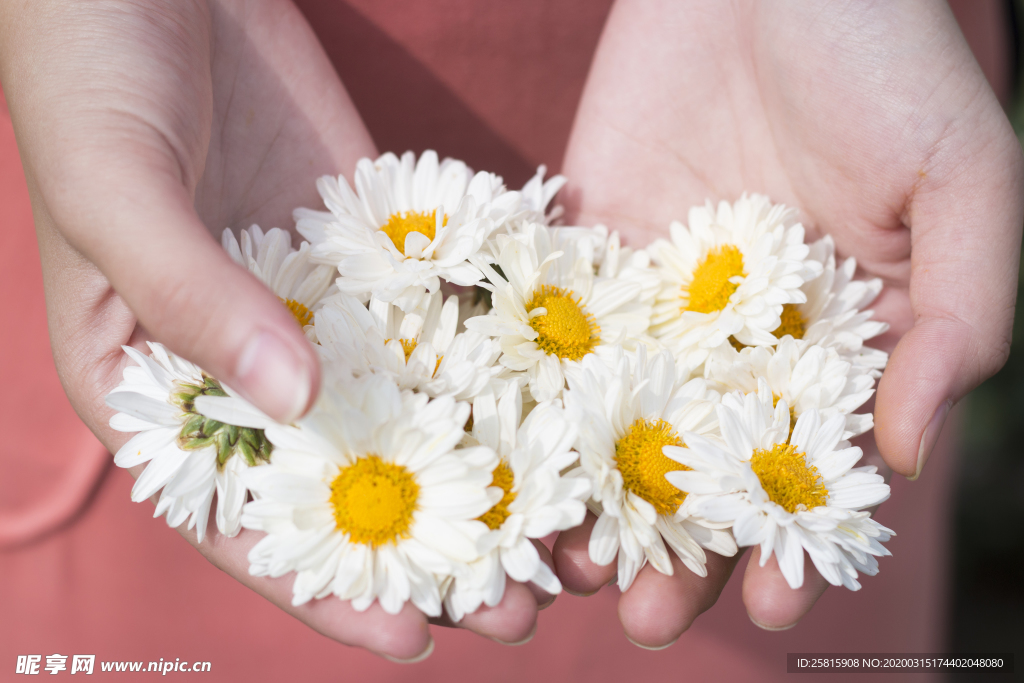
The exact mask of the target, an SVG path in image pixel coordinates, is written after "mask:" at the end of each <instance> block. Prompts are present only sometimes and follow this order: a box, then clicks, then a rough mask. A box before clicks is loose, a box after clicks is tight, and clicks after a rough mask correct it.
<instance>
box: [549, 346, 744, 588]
mask: <svg viewBox="0 0 1024 683" xmlns="http://www.w3.org/2000/svg"><path fill="white" fill-rule="evenodd" d="M717 399H718V395H717V394H716V393H715V392H713V391H710V390H708V389H707V386H706V382H705V381H704V380H703V379H701V378H695V379H690V378H689V376H688V375H687V374H680V373H677V368H676V364H675V361H674V359H673V357H672V354H671V353H669V352H668V351H663V352H661V353H659V354H657V355H655V356H653V357H652V358H650V359H648V357H647V352H646V349H644V348H643V347H640V348H639V349H637V352H636V355H635V357H633V358H630V357H628V356H626V355H624V354H622V353H620V354H619V358H618V360H617V362H616V363H614V365H611V364H609V363H607V362H604V361H601V360H600V359H598V358H597V357H596V356H589V357H587V358H585V359H583V362H582V364H581V366H580V367H579V368H575V369H573V371H572V372H570V373H569V389H568V390H567V391H566V392H565V406H566V410H567V411H570V412H571V414H572V415H573V420H574V421H578V423H579V438H578V439H577V442H576V447H577V450H578V451H579V453H580V466H581V470H582V472H583V474H585V476H586V477H587V478H588V479H590V480H591V482H592V484H593V489H594V493H593V497H592V499H591V501H590V503H591V506H592V509H593V510H594V512H595V514H597V515H598V519H597V523H596V524H595V525H594V529H593V532H592V533H591V536H590V547H589V552H590V559H591V560H593V561H594V562H595V563H597V564H601V565H606V564H609V563H610V562H612V561H613V560H614V559H615V556H616V553H618V581H619V588H620V589H621V590H626V589H628V588H629V587H630V586H631V585H632V583H633V579H635V578H636V575H637V573H638V572H639V571H640V569H642V568H643V566H644V565H645V564H646V563H647V562H650V563H651V564H652V565H654V567H655V568H656V569H657V570H658V571H660V572H661V573H663V574H669V575H671V574H672V572H673V568H672V562H671V560H670V558H669V554H668V551H667V549H666V547H665V546H666V543H667V544H668V547H670V548H671V549H672V550H673V552H675V554H676V555H677V556H678V557H679V559H680V560H682V562H683V564H684V565H686V566H687V567H688V568H689V569H690V570H691V571H692V572H694V573H695V574H697V575H699V576H706V575H707V570H706V568H705V566H704V565H705V560H706V556H705V554H704V548H708V549H710V550H713V551H715V552H717V553H719V554H721V555H727V556H728V555H733V554H735V552H736V544H735V543H734V542H733V539H732V536H731V535H730V533H729V531H728V530H726V529H725V527H726V526H728V525H725V524H716V523H709V522H707V521H706V520H704V519H701V518H699V517H696V516H693V515H692V514H691V511H690V509H689V506H687V505H684V502H685V500H686V498H687V494H686V493H685V492H684V491H683V490H680V489H679V488H677V487H676V486H673V485H672V484H670V483H669V481H668V480H666V478H665V475H666V473H670V472H673V471H675V470H681V469H685V468H684V467H683V466H682V465H680V464H679V463H677V462H675V461H674V460H672V459H670V458H667V457H665V455H664V454H663V453H662V451H663V449H664V448H665V447H666V446H679V445H682V444H683V438H684V437H683V436H682V435H683V434H684V433H688V434H693V433H701V434H712V433H714V432H715V430H716V429H717V425H716V422H715V418H714V413H715V405H716V403H717ZM685 438H687V439H688V438H689V437H685Z"/></svg>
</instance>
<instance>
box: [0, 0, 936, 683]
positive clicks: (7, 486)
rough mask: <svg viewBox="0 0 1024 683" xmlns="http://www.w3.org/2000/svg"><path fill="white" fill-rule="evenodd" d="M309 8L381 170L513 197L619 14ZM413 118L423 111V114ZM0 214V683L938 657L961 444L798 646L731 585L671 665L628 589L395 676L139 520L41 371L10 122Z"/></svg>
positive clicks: (1, 128) (43, 349) (573, 603)
mask: <svg viewBox="0 0 1024 683" xmlns="http://www.w3.org/2000/svg"><path fill="white" fill-rule="evenodd" d="M299 4H300V6H301V7H302V9H303V10H304V11H305V12H306V15H307V17H309V19H310V22H311V24H312V25H313V27H314V29H315V30H316V31H317V33H318V35H319V36H320V38H321V40H322V41H323V42H324V45H325V47H326V49H327V51H328V54H329V55H330V56H331V58H332V60H333V61H334V62H335V64H336V66H337V68H338V70H339V73H340V74H341V77H342V79H343V81H344V82H345V84H346V86H347V87H348V88H349V91H350V93H351V94H352V96H353V99H354V101H355V103H356V105H357V107H358V108H359V109H360V112H361V113H362V115H363V117H364V119H365V120H366V122H367V124H368V126H369V128H370V130H371V132H372V133H373V135H374V138H375V140H376V142H377V144H378V146H379V148H380V149H382V150H383V149H391V150H394V151H397V152H401V151H404V150H405V149H409V148H411V149H414V150H417V151H419V150H422V149H424V148H427V147H433V148H436V149H438V150H439V152H441V154H442V155H450V156H456V157H461V158H464V159H465V160H466V161H467V162H469V163H470V164H471V165H472V166H474V167H476V168H480V167H486V168H488V169H490V170H494V171H495V172H498V173H501V174H503V175H504V176H505V178H506V179H507V180H508V181H509V184H510V185H511V186H518V185H520V184H521V183H522V182H523V181H524V180H525V179H526V178H527V177H528V176H529V175H531V174H532V173H533V170H534V169H535V167H536V166H537V165H538V164H539V163H547V164H548V165H549V168H554V167H557V165H558V163H559V160H560V158H561V156H562V153H563V151H564V148H565V144H566V141H567V138H568V132H569V129H570V126H571V123H572V117H573V112H574V110H575V107H576V103H577V101H578V99H579V96H580V93H581V91H582V85H583V81H584V79H585V76H586V71H587V67H588V64H589V61H590V58H591V55H592V53H593V50H594V48H595V46H596V44H597V40H598V37H599V33H600V29H601V26H602V24H603V21H604V17H605V15H606V13H607V9H608V6H609V4H610V3H609V2H608V1H607V0H601V1H600V2H598V1H595V0H565V1H562V2H559V3H549V2H545V1H544V0H520V1H518V2H516V3H481V4H480V5H479V6H475V5H474V6H472V7H471V4H472V3H470V2H469V1H468V0H437V1H435V2H431V3H418V2H411V1H410V0H377V1H376V2H371V0H358V1H355V0H353V1H352V2H350V3H348V4H343V3H338V2H314V1H312V0H309V1H305V2H300V3H299ZM438 16H441V17H443V22H441V21H437V20H436V19H435V18H436V17H438ZM384 74H387V79H388V80H387V83H388V87H386V88H385V87H381V83H382V79H383V78H384V76H383V75H384ZM410 101H415V102H425V103H429V105H428V106H425V107H423V108H417V109H416V110H415V112H410V109H409V108H408V107H407V106H403V104H407V103H408V102H410ZM324 170H325V171H328V170H330V169H324ZM755 189H756V188H755ZM0 207H2V211H3V216H4V225H3V228H2V230H0V240H3V242H2V244H3V248H2V249H0V282H2V284H3V288H2V291H4V292H5V293H6V295H7V296H5V297H4V299H3V301H2V303H0V321H2V323H0V324H2V329H4V330H5V334H4V335H3V336H2V337H0V349H2V351H0V354H2V355H0V359H2V360H0V386H2V387H3V389H4V390H3V392H2V395H0V406H2V410H0V421H2V426H0V428H2V433H3V435H4V436H3V438H4V447H3V454H2V456H0V680H8V679H13V678H14V674H13V671H14V666H15V659H16V656H17V655H19V654H41V655H43V656H44V659H43V662H44V663H45V656H46V655H49V654H53V653H60V654H65V655H73V654H95V655H96V656H97V661H109V660H132V661H146V662H149V661H154V660H158V659H160V658H163V659H165V660H174V659H175V658H181V659H182V660H186V661H210V662H211V663H212V674H213V675H212V677H210V679H209V680H217V681H235V680H238V681H242V680H274V681H276V680H301V681H321V680H323V681H327V680H375V681H417V682H418V683H423V682H425V681H432V680H446V679H448V678H450V677H452V676H455V677H456V679H457V680H474V681H508V680H584V679H585V680H591V681H605V680H607V681H613V680H632V679H634V678H636V677H637V675H638V674H641V675H642V677H643V679H644V680H722V681H733V680H736V681H746V680H758V681H774V680H780V681H781V680H784V679H785V678H786V673H785V672H786V653H787V652H919V653H923V652H937V651H941V650H942V649H943V638H944V635H945V634H944V628H945V626H944V624H945V621H944V620H945V615H946V604H945V595H946V578H947V577H946V574H947V564H948V562H947V524H946V516H947V514H948V512H949V511H950V506H949V503H950V496H949V495H947V490H948V486H949V476H948V475H949V471H950V466H951V460H952V453H951V452H950V451H951V443H950V442H951V440H950V439H946V440H945V441H944V442H942V443H940V444H939V447H938V449H937V452H936V453H935V454H934V455H933V457H932V459H931V460H930V463H929V469H928V470H926V473H925V475H924V477H923V478H922V480H921V481H920V482H918V483H915V484H911V483H909V482H906V481H904V480H903V479H902V478H899V477H897V478H896V479H895V480H894V481H893V496H892V500H891V501H889V502H887V503H886V504H885V505H884V506H883V507H882V509H881V510H880V512H879V515H878V517H879V520H880V521H881V522H882V523H884V524H887V525H889V526H891V527H893V528H895V529H896V530H897V531H898V532H899V534H900V535H899V536H898V537H896V538H895V539H893V541H892V542H891V543H890V544H889V548H890V549H891V550H892V553H893V555H894V557H893V558H887V559H883V560H882V561H881V566H882V571H881V574H880V576H878V577H875V578H871V577H868V578H866V579H865V580H864V582H863V583H864V588H863V590H861V591H860V592H859V593H850V592H848V591H846V590H843V589H830V590H829V591H828V592H827V593H826V594H825V596H824V597H823V598H822V599H821V601H820V602H819V604H818V605H817V607H815V609H814V610H813V611H812V612H811V614H810V615H809V616H807V617H806V618H805V619H804V620H803V621H802V622H801V623H800V624H799V625H797V626H796V627H795V628H793V629H792V630H790V631H786V632H779V633H771V632H767V631H763V630H761V629H759V628H757V627H756V626H754V625H753V624H752V623H751V622H750V621H749V620H748V618H747V616H746V612H745V610H744V608H743V605H742V601H741V598H740V583H741V581H740V580H741V578H742V574H743V572H742V569H737V571H736V575H735V576H734V578H733V580H732V581H731V582H730V585H729V586H728V587H727V588H726V590H725V592H724V594H723V596H722V598H721V600H720V601H719V603H718V604H717V605H716V606H715V607H714V608H713V609H712V610H711V611H710V612H708V613H707V614H705V615H704V616H702V617H701V618H699V619H698V621H697V622H696V624H695V625H694V627H693V628H692V629H691V630H690V631H689V632H687V633H686V634H685V635H684V636H683V637H682V638H681V639H680V640H679V642H678V643H676V644H675V645H674V646H672V647H670V648H668V649H667V650H664V651H660V652H648V651H644V650H641V649H639V648H636V647H634V646H633V645H631V644H629V642H628V641H627V640H626V639H625V638H624V636H623V634H622V629H621V626H620V625H619V623H618V619H617V617H616V600H617V599H618V591H617V589H614V588H605V589H603V590H602V591H601V592H600V593H599V594H597V595H596V596H593V597H591V598H586V599H583V598H576V597H572V596H569V595H561V596H559V598H558V600H557V601H556V602H555V604H554V605H553V606H552V607H551V608H550V609H548V610H546V611H544V612H543V613H541V614H540V619H539V628H538V632H537V636H536V637H535V638H534V640H533V641H532V642H530V643H529V644H527V645H524V646H522V647H519V648H509V647H504V646H500V645H497V644H495V643H492V642H490V641H486V640H483V639H481V638H478V637H475V636H473V635H471V634H468V633H465V632H461V631H457V630H448V629H441V628H434V629H433V634H434V638H435V640H436V641H437V648H436V651H435V653H434V654H433V656H432V657H431V658H429V659H428V660H426V661H425V662H424V663H422V664H419V665H416V666H400V665H395V664H391V663H389V662H386V661H384V660H382V659H379V658H377V657H375V656H374V655H371V654H368V653H366V652H363V651H360V650H356V649H353V648H348V647H345V646H342V645H338V644H337V643H334V642H332V641H329V640H327V639H326V638H324V637H322V636H320V635H318V634H316V633H314V632H313V631H312V630H310V629H308V628H307V627H305V626H304V625H302V624H301V623H299V622H298V621H296V620H295V619H292V618H291V617H289V616H287V615H286V614H285V613H283V612H281V611H279V610H277V609H276V608H275V607H273V606H272V605H270V604H269V603H267V602H266V601H264V600H263V599H262V598H260V597H259V596H257V595H256V594H254V593H252V592H250V591H249V590H247V589H246V588H244V587H243V586H241V585H240V584H238V583H236V582H235V581H233V580H232V579H230V578H229V577H227V576H226V575H225V574H223V573H221V572H219V571H218V570H217V569H216V568H214V567H213V566H211V565H210V564H208V563H207V562H206V561H204V560H203V558H202V557H201V556H200V555H199V554H198V553H197V552H195V551H194V550H193V549H192V548H191V547H189V545H188V544H187V543H186V542H185V541H184V540H182V539H181V538H180V537H179V536H178V534H177V533H176V532H175V531H173V530H171V529H168V528H167V526H166V524H165V523H164V520H163V519H160V520H153V519H151V516H152V512H153V508H152V506H151V504H149V503H143V504H133V503H132V502H130V500H129V490H130V488H131V483H132V482H131V477H130V476H129V475H128V473H127V472H125V471H122V470H119V469H117V468H116V467H114V466H113V465H112V464H111V458H110V456H109V454H107V453H105V451H104V449H103V448H102V447H101V446H100V445H99V444H98V443H97V442H96V440H95V439H94V438H93V437H92V435H91V434H90V433H89V432H88V430H87V429H86V428H85V427H84V426H83V425H82V424H81V422H80V421H79V420H78V418H77V417H76V416H75V414H74V412H73V411H72V409H71V407H70V406H69V404H68V401H67V399H66V398H65V396H64V393H63V391H62V389H61V386H60V383H59V381H58V379H57V375H56V372H55V370H54V367H53V362H52V359H51V357H50V354H49V348H48V339H47V331H46V318H45V311H44V301H43V290H42V279H41V272H40V265H39V259H38V257H37V254H38V252H37V248H36V245H35V238H34V233H33V229H32V218H31V213H30V208H29V200H28V193H27V190H26V186H25V181H24V178H23V175H22V171H21V167H20V165H19V160H18V154H17V149H16V147H15V141H14V136H13V132H12V128H11V122H10V119H9V117H7V116H6V109H4V110H3V115H2V116H0ZM952 431H953V430H947V436H948V435H949V433H950V432H952ZM742 564H745V561H744V562H743V563H742ZM329 599H333V598H329ZM69 662H70V659H69ZM69 669H70V666H69ZM98 669H99V665H98V664H97V675H102V674H101V673H100V672H99V671H98ZM44 673H45V672H44ZM120 676H121V677H124V680H130V679H131V676H130V675H125V674H120ZM442 676H443V677H444V679H442ZM829 680H837V681H838V680H844V677H842V676H834V677H833V678H830V679H829ZM872 680H876V681H879V682H881V681H884V680H890V679H889V678H888V677H886V676H884V675H876V676H875V677H873V679H872ZM893 680H896V679H895V678H894V679H893ZM920 680H922V681H923V680H929V678H928V676H922V677H921V678H920Z"/></svg>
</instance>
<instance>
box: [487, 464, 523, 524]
mask: <svg viewBox="0 0 1024 683" xmlns="http://www.w3.org/2000/svg"><path fill="white" fill-rule="evenodd" d="M515 483H516V481H515V476H513V474H512V468H511V467H509V465H508V463H507V462H505V461H504V460H502V461H501V462H499V463H498V466H497V467H495V468H494V473H493V474H492V475H491V486H498V487H500V488H501V490H502V491H504V492H505V495H503V496H502V497H501V500H499V501H498V503H497V504H496V505H495V506H494V507H492V508H491V509H490V510H488V511H487V512H485V513H484V514H482V515H480V516H479V517H478V518H477V519H479V520H480V521H481V522H483V523H484V524H486V525H487V528H488V529H490V530H491V531H493V530H495V529H500V528H501V525H502V524H504V523H505V520H506V519H508V516H509V514H510V513H509V511H508V506H509V505H511V504H512V501H513V500H515V499H516V494H515V493H513V492H512V486H513V485H514V484H515Z"/></svg>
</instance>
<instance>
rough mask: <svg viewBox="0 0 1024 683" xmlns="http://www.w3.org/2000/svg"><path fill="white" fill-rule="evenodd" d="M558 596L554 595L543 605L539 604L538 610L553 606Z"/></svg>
mask: <svg viewBox="0 0 1024 683" xmlns="http://www.w3.org/2000/svg"><path fill="white" fill-rule="evenodd" d="M557 597H558V596H557V595H552V596H551V599H550V600H548V601H547V602H545V603H544V604H543V605H537V611H538V612H540V611H541V610H545V609H547V608H548V607H551V605H553V604H555V598H557Z"/></svg>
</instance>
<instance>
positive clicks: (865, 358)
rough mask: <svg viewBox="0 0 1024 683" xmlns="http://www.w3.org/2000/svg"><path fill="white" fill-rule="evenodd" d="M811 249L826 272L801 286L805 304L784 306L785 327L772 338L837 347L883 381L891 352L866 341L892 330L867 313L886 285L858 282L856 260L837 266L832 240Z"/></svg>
mask: <svg viewBox="0 0 1024 683" xmlns="http://www.w3.org/2000/svg"><path fill="white" fill-rule="evenodd" d="M810 250H811V251H810V257H809V258H811V259H813V260H815V261H817V262H819V263H821V264H822V266H823V272H822V274H821V275H820V276H819V277H817V278H815V279H813V280H810V281H809V282H807V283H806V284H804V286H803V287H802V288H801V289H802V290H803V292H804V294H805V295H806V296H807V301H806V302H804V303H802V304H786V305H785V306H783V312H782V325H781V326H780V328H779V329H777V330H774V331H773V333H774V335H775V336H776V337H779V338H781V337H783V336H784V335H787V334H788V335H790V336H792V337H794V338H796V339H802V340H803V341H804V342H805V343H806V344H820V345H822V346H828V347H831V348H835V349H836V350H837V351H838V352H839V355H840V356H842V357H843V359H844V360H848V361H850V363H851V364H852V365H853V366H854V367H857V368H864V369H866V371H867V372H869V373H870V374H871V375H872V376H873V377H876V378H877V377H881V375H882V370H884V369H885V365H886V363H887V362H888V360H889V354H887V353H886V352H885V351H881V350H879V349H873V348H870V347H868V346H865V345H864V342H866V341H867V340H869V339H872V338H874V337H877V336H878V335H880V334H882V333H884V332H885V331H886V330H888V329H889V325H888V323H884V322H881V321H879V320H872V319H871V318H872V316H873V315H874V311H870V310H867V307H868V306H870V305H871V302H873V301H874V300H875V298H876V297H877V296H878V295H879V293H880V292H881V291H882V281H881V280H880V279H879V278H873V279H871V280H854V279H853V277H854V275H855V274H856V272H857V260H856V259H855V258H853V257H852V256H851V257H849V258H847V259H846V260H845V261H843V262H842V264H841V265H839V266H838V267H837V265H836V253H835V251H836V250H835V243H834V242H833V241H832V237H831V236H825V237H824V238H822V239H820V240H818V241H817V242H815V243H814V244H812V245H810Z"/></svg>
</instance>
